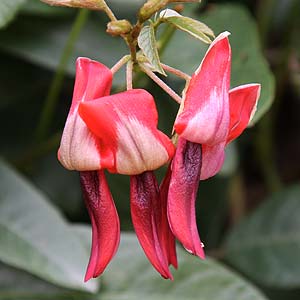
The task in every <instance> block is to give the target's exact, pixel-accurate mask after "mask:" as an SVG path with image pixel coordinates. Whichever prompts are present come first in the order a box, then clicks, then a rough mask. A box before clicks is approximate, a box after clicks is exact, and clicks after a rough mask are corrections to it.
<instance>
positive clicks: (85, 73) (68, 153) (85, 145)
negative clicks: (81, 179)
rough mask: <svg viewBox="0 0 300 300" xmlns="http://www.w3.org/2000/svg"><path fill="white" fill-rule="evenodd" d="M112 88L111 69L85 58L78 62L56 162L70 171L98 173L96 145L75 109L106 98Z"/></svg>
mask: <svg viewBox="0 0 300 300" xmlns="http://www.w3.org/2000/svg"><path fill="white" fill-rule="evenodd" d="M111 84H112V73H111V71H110V69H108V68H107V67H106V66H104V65H102V64H101V63H99V62H96V61H93V60H91V59H88V58H82V57H81V58H78V59H77V62H76V80H75V87H74V93H73V100H72V105H71V108H70V111H69V115H68V117H67V121H66V124H65V128H64V131H63V134H62V139H61V144H60V148H59V150H58V159H59V161H60V162H61V163H62V165H63V166H64V167H65V168H67V169H70V170H77V171H88V170H89V171H92V170H99V169H100V168H101V166H100V151H99V141H97V138H96V137H95V136H94V135H93V134H92V133H91V132H90V131H89V130H88V128H87V126H86V125H85V123H84V122H83V121H82V119H81V118H80V117H79V115H78V105H79V103H80V102H83V101H90V100H93V99H94V98H95V97H102V96H105V95H108V94H109V92H110V89H111Z"/></svg>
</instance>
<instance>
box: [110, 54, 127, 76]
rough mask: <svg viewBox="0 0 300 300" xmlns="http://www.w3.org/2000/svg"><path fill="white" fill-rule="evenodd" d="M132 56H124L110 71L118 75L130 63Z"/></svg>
mask: <svg viewBox="0 0 300 300" xmlns="http://www.w3.org/2000/svg"><path fill="white" fill-rule="evenodd" d="M129 60H130V55H125V56H123V57H122V58H121V59H120V60H119V61H117V63H116V64H115V65H114V66H113V67H112V68H111V69H110V70H111V72H112V73H113V74H115V73H117V72H118V71H119V70H120V69H121V68H122V67H123V66H124V65H125V64H126V63H127V62H128V61H129Z"/></svg>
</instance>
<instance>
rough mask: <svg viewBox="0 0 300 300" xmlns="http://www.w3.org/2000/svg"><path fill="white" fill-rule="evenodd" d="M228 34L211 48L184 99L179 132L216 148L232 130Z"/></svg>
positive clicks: (199, 142)
mask: <svg viewBox="0 0 300 300" xmlns="http://www.w3.org/2000/svg"><path fill="white" fill-rule="evenodd" d="M228 35H229V33H228V32H223V33H221V34H220V35H219V36H218V37H217V38H216V39H215V40H214V41H213V43H212V44H211V45H210V47H209V49H208V51H207V53H206V55H205V57H204V59H203V60H202V62H201V64H200V66H199V68H198V69H197V71H196V72H195V73H194V74H193V76H192V78H191V81H190V83H189V86H188V88H187V91H186V93H185V95H184V108H183V111H182V113H181V114H179V116H178V117H177V118H176V121H175V125H174V128H175V131H176V132H177V133H178V134H179V135H181V137H183V138H185V139H186V140H189V141H191V142H194V143H198V144H207V145H215V144H217V143H220V142H222V141H224V140H226V137H227V134H228V126H229V99H228V91H229V84H230V64H231V49H230V44H229V40H228Z"/></svg>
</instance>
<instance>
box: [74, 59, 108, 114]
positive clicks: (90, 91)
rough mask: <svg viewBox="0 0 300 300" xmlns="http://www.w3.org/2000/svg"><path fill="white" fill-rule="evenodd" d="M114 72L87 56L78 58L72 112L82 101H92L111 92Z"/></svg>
mask: <svg viewBox="0 0 300 300" xmlns="http://www.w3.org/2000/svg"><path fill="white" fill-rule="evenodd" d="M112 79H113V77H112V72H111V70H110V69H109V68H108V67H106V66H105V65H103V64H101V63H100V62H97V61H95V60H91V59H89V58H86V57H79V58H77V60H76V79H75V86H74V92H73V99H72V105H71V109H70V113H72V112H73V110H74V109H75V108H76V107H78V105H79V102H81V101H90V100H94V99H97V98H100V97H103V96H107V95H109V93H110V90H111V85H112Z"/></svg>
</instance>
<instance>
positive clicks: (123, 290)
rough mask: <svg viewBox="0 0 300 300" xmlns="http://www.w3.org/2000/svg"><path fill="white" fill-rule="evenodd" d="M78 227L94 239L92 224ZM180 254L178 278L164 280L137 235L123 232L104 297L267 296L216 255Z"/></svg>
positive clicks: (259, 299)
mask: <svg viewBox="0 0 300 300" xmlns="http://www.w3.org/2000/svg"><path fill="white" fill-rule="evenodd" d="M76 227H77V226H76ZM76 231H77V232H78V233H79V235H80V237H81V239H82V241H83V242H84V241H88V242H89V243H90V229H89V227H86V226H85V227H82V226H80V227H77V228H76ZM178 257H179V268H178V270H177V271H174V272H173V274H174V281H169V280H164V279H162V278H161V276H160V275H159V274H158V273H157V272H156V271H155V270H154V269H153V267H152V265H151V264H150V263H149V261H148V260H147V258H146V257H145V255H144V253H143V251H142V249H141V246H140V245H139V243H138V241H137V238H136V236H135V235H134V234H130V233H124V232H123V233H122V234H121V244H120V247H119V250H118V252H117V255H116V257H115V258H114V259H113V261H112V262H111V263H110V265H109V266H108V268H107V270H106V271H105V272H104V274H103V275H102V279H103V285H102V286H103V292H102V293H101V292H100V296H101V299H105V300H107V299H111V300H112V299H132V300H134V299H147V300H160V299H161V300H173V299H186V300H195V299H197V300H208V299H213V300H248V299H249V300H250V299H251V300H252V299H255V300H263V299H264V300H265V299H266V298H265V297H264V296H263V295H262V294H261V293H260V292H259V291H258V290H257V289H256V288H254V287H253V286H252V285H251V284H250V283H248V282H247V281H245V280H244V279H242V278H241V277H239V276H238V275H237V274H235V273H233V272H232V271H230V270H229V269H227V268H226V267H225V266H223V265H221V264H220V263H218V262H216V261H214V260H213V259H210V258H208V259H206V260H204V261H201V260H199V259H197V258H196V257H195V256H192V255H190V254H188V253H187V252H186V251H184V250H182V249H178Z"/></svg>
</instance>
